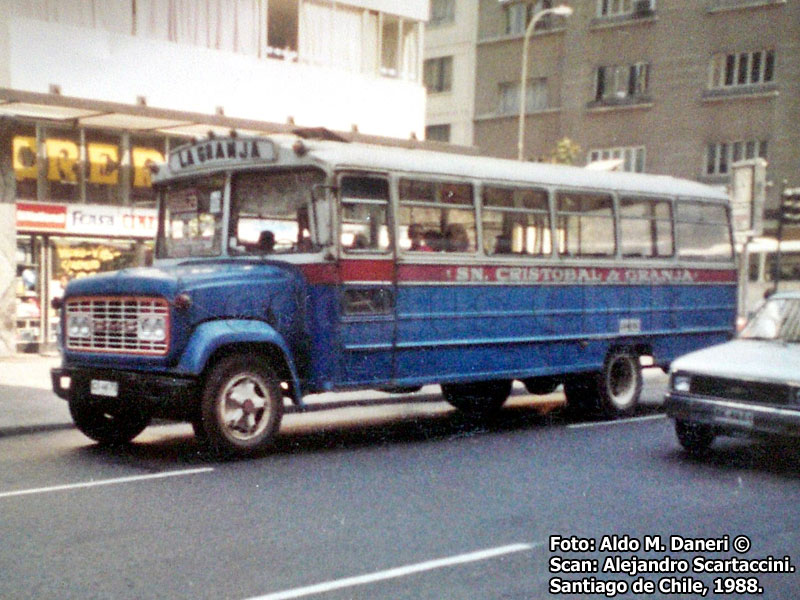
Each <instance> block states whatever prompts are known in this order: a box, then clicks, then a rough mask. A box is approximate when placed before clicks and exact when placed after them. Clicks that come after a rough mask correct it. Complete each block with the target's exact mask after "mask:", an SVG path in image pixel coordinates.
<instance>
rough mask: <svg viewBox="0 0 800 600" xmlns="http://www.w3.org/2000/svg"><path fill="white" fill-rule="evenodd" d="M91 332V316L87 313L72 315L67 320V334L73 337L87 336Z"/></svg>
mask: <svg viewBox="0 0 800 600" xmlns="http://www.w3.org/2000/svg"><path fill="white" fill-rule="evenodd" d="M90 334H91V327H90V324H89V317H88V316H86V315H71V316H70V317H69V319H68V320H67V335H69V337H71V338H86V337H89V335H90Z"/></svg>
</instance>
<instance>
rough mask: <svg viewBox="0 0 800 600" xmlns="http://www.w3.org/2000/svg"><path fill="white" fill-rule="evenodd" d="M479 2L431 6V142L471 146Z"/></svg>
mask: <svg viewBox="0 0 800 600" xmlns="http://www.w3.org/2000/svg"><path fill="white" fill-rule="evenodd" d="M477 35H478V0H457V1H456V0H431V10H430V19H429V21H428V24H427V26H426V28H425V63H424V74H423V78H424V79H423V81H424V83H425V87H426V90H427V93H428V102H427V107H426V113H425V123H426V133H425V137H426V139H428V140H436V141H441V142H450V143H452V144H460V145H464V146H469V145H472V140H473V118H474V113H475V52H476V47H477Z"/></svg>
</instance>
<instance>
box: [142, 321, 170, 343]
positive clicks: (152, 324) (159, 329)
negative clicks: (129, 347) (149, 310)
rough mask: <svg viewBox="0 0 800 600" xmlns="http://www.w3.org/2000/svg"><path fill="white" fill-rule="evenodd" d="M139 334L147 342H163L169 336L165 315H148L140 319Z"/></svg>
mask: <svg viewBox="0 0 800 600" xmlns="http://www.w3.org/2000/svg"><path fill="white" fill-rule="evenodd" d="M137 334H138V336H139V339H140V340H143V341H146V342H162V341H164V339H165V338H166V337H167V322H166V319H165V318H164V317H154V316H147V317H141V318H140V319H139V327H138V331H137Z"/></svg>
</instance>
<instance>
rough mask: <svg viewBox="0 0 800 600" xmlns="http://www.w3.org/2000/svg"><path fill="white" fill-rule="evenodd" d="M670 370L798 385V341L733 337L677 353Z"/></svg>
mask: <svg viewBox="0 0 800 600" xmlns="http://www.w3.org/2000/svg"><path fill="white" fill-rule="evenodd" d="M670 371H671V372H673V373H674V372H677V371H683V372H688V373H699V374H703V375H710V376H712V377H721V378H727V379H746V380H752V381H776V382H782V383H794V384H798V385H800V344H786V343H784V342H778V341H767V340H747V339H738V340H733V341H730V342H726V343H725V344H720V345H718V346H711V347H710V348H705V349H703V350H698V351H697V352H691V353H689V354H686V355H684V356H681V357H680V358H678V359H676V360H675V361H673V362H672V365H671V366H670Z"/></svg>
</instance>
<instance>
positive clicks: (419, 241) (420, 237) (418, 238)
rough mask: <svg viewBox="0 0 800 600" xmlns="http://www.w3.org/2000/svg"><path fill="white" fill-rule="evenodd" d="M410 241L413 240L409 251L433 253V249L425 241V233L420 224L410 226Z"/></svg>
mask: <svg viewBox="0 0 800 600" xmlns="http://www.w3.org/2000/svg"><path fill="white" fill-rule="evenodd" d="M408 239H409V240H411V246H410V247H409V248H408V249H409V250H413V251H414V252H432V251H433V249H432V248H431V247H430V246H429V245H428V242H427V241H425V231H424V230H423V228H422V225H420V224H419V223H412V224H411V225H409V226H408Z"/></svg>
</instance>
